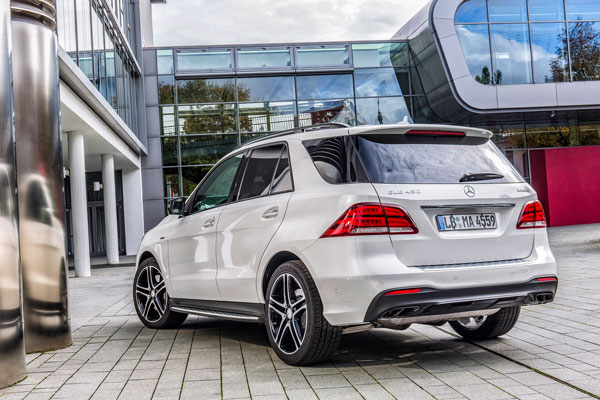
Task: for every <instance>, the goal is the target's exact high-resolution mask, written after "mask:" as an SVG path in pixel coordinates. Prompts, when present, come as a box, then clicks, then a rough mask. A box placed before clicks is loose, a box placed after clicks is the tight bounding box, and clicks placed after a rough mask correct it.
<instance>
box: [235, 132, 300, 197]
mask: <svg viewBox="0 0 600 400" xmlns="http://www.w3.org/2000/svg"><path fill="white" fill-rule="evenodd" d="M279 145H280V146H283V148H282V150H281V153H279V158H278V159H277V164H275V169H274V170H273V175H272V176H271V182H270V183H269V192H268V193H267V194H263V195H262V196H254V197H247V198H245V199H241V200H239V199H238V197H239V195H240V190H241V188H242V182H243V181H244V178H245V177H246V170H247V167H248V161H249V160H250V158H252V153H253V152H254V150H258V149H262V148H265V147H271V146H279ZM284 152H287V156H288V157H287V158H288V164H289V166H290V174H291V181H292V189H290V190H285V191H283V192H277V193H272V190H273V179H274V178H275V174H276V173H277V168H278V167H279V163H280V162H281V156H282V155H283V153H284ZM242 162H243V169H244V172H243V173H242V174H241V175H240V174H238V175H237V176H236V180H235V183H234V186H233V187H234V188H235V190H234V192H237V193H230V197H229V203H228V204H235V203H242V202H245V201H249V200H255V199H262V198H265V197H269V196H276V195H279V194H284V193H292V192H294V190H295V185H294V172H293V170H292V160H291V157H290V150H289V146H288V144H287V142H286V141H278V142H272V143H265V144H263V145H259V146H254V147H251V148H249V149H247V150H246V152H245V154H244V158H243V161H242ZM234 198H235V199H236V200H233V199H234Z"/></svg>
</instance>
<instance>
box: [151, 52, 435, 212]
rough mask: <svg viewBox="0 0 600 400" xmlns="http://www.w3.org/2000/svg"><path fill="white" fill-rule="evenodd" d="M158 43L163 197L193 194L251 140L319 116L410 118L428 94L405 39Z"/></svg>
mask: <svg viewBox="0 0 600 400" xmlns="http://www.w3.org/2000/svg"><path fill="white" fill-rule="evenodd" d="M155 51H156V63H157V64H156V66H157V73H158V77H157V81H158V87H157V90H158V95H159V103H160V104H159V115H160V127H161V143H162V158H163V177H164V184H163V187H164V197H165V200H166V199H168V198H172V197H174V196H179V195H183V196H187V195H189V194H190V193H191V191H192V190H193V188H194V187H195V186H196V185H197V184H198V182H200V180H201V179H202V177H203V176H204V175H205V174H206V173H207V172H208V170H209V169H210V168H211V167H212V165H214V164H215V163H216V162H217V161H218V160H219V159H220V158H222V157H223V156H224V155H225V154H227V153H228V152H230V151H231V150H233V149H234V148H235V147H237V146H238V145H239V144H240V143H243V142H245V141H247V140H249V139H252V138H255V137H258V136H260V135H264V134H266V133H269V132H276V131H281V130H285V129H291V128H294V127H299V126H307V125H312V124H316V123H325V122H342V123H346V124H349V125H362V124H389V123H397V122H401V121H403V120H404V119H407V120H409V121H411V120H412V119H411V115H412V112H411V110H412V105H413V104H418V103H419V102H421V103H422V102H423V99H424V97H423V92H422V91H421V90H419V89H418V88H415V87H413V84H412V81H414V80H417V81H418V79H417V78H416V77H412V78H411V74H415V72H414V68H413V66H412V65H411V63H410V55H409V49H408V45H407V44H406V43H405V42H384V43H354V44H340V45H337V44H331V45H330V44H328V45H301V46H273V47H244V48H231V49H226V48H207V49H200V48H195V49H190V48H187V49H157V50H155ZM417 119H418V118H417Z"/></svg>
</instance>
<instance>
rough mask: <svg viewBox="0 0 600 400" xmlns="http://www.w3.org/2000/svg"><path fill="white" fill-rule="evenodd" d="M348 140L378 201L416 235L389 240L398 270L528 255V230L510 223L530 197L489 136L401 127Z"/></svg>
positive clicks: (478, 132)
mask: <svg viewBox="0 0 600 400" xmlns="http://www.w3.org/2000/svg"><path fill="white" fill-rule="evenodd" d="M352 131H354V132H352ZM351 134H352V135H353V136H352V138H353V143H354V144H355V146H356V148H357V150H358V153H359V155H360V159H361V161H362V164H363V165H364V169H365V172H366V173H367V175H368V176H369V179H370V180H371V182H373V185H374V187H375V189H376V191H377V193H378V195H379V197H380V199H381V202H382V203H383V204H390V205H395V206H400V207H401V208H403V209H404V210H406V211H407V212H408V214H409V215H410V217H411V218H412V219H413V221H414V223H415V225H416V226H417V228H418V230H419V232H418V234H395V235H390V238H391V240H392V243H393V246H394V250H395V252H396V254H397V256H398V259H399V260H400V261H401V262H402V263H403V264H405V265H407V266H439V265H450V264H471V263H482V262H494V261H506V260H517V259H523V258H527V257H528V256H529V255H530V254H531V252H532V249H533V245H534V232H533V229H517V228H516V225H517V222H518V219H519V216H520V214H521V210H522V209H523V206H524V205H525V204H526V203H527V202H529V201H531V200H532V199H534V198H535V194H534V193H533V191H532V190H531V189H530V187H529V185H527V184H526V183H525V181H524V180H523V178H522V177H521V176H520V175H519V173H518V172H517V171H516V170H515V169H514V167H513V166H512V165H511V164H510V162H509V161H508V160H507V159H506V158H505V157H504V155H503V154H502V153H501V152H500V151H499V150H498V149H497V147H496V146H495V145H494V144H493V143H492V142H491V140H489V138H490V136H491V134H490V133H489V132H486V131H481V130H475V129H467V128H457V127H452V128H449V127H431V126H430V127H427V128H426V129H424V128H422V127H418V126H406V127H402V128H401V127H398V128H395V127H394V128H388V129H375V130H366V131H361V130H360V129H358V128H355V129H353V130H351Z"/></svg>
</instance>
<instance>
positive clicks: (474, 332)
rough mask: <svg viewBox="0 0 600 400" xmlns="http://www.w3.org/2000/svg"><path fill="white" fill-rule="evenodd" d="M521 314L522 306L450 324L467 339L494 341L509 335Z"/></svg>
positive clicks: (502, 309)
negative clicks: (506, 334)
mask: <svg viewBox="0 0 600 400" xmlns="http://www.w3.org/2000/svg"><path fill="white" fill-rule="evenodd" d="M520 312H521V306H514V307H507V308H501V309H500V310H499V311H498V312H497V313H495V314H492V315H488V316H484V317H469V318H462V319H459V320H457V321H450V322H449V323H450V326H451V327H452V329H454V331H455V332H456V333H458V334H459V335H460V336H462V337H464V338H465V339H468V340H486V339H493V338H496V337H498V336H502V335H504V334H505V333H508V331H510V330H511V329H512V328H513V327H514V326H515V324H516V323H517V320H518V319H519V314H520Z"/></svg>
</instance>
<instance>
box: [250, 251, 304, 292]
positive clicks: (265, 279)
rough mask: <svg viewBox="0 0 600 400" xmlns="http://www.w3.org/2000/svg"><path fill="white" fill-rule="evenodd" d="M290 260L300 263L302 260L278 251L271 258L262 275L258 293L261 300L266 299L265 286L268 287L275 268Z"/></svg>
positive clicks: (290, 253) (291, 254)
mask: <svg viewBox="0 0 600 400" xmlns="http://www.w3.org/2000/svg"><path fill="white" fill-rule="evenodd" d="M292 260H300V261H302V259H301V258H300V257H299V256H298V255H296V254H294V253H292V252H291V251H287V250H284V251H279V252H278V253H276V254H274V255H273V256H272V257H271V259H270V260H269V262H268V263H267V265H266V267H265V269H264V271H263V274H262V281H261V285H260V291H261V294H262V298H263V299H264V298H265V297H266V294H267V286H269V280H270V279H271V276H273V273H274V272H275V270H276V269H277V267H279V266H280V265H281V264H283V263H284V262H287V261H292ZM302 262H304V261H302Z"/></svg>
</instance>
